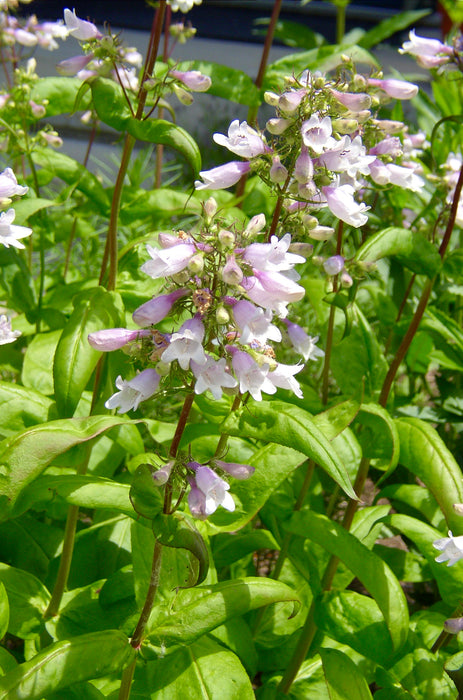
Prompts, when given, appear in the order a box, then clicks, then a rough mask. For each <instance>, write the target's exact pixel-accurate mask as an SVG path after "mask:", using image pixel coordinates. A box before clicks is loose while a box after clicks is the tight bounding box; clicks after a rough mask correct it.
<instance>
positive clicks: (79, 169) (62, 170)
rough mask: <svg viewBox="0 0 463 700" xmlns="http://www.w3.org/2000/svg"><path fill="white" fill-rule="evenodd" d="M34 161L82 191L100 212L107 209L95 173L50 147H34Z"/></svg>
mask: <svg viewBox="0 0 463 700" xmlns="http://www.w3.org/2000/svg"><path fill="white" fill-rule="evenodd" d="M32 157H33V159H34V163H36V164H37V165H40V167H41V168H45V169H46V170H49V171H50V172H51V173H53V175H56V177H59V178H60V179H61V180H63V181H64V182H65V183H66V184H68V185H71V186H75V187H76V188H77V189H78V190H80V191H81V192H83V193H84V194H85V195H86V196H87V197H88V198H89V199H90V200H91V201H92V202H93V203H94V204H95V205H96V206H97V207H98V210H99V211H100V212H101V213H102V214H106V213H107V212H108V209H109V198H108V195H107V194H106V192H105V189H104V187H103V185H102V184H101V182H100V181H99V180H98V178H97V177H96V175H93V173H91V172H90V171H89V170H87V168H84V166H83V165H81V164H80V163H78V162H77V161H76V160H74V158H71V157H70V156H67V155H65V154H64V153H58V152H57V151H54V150H53V149H51V148H35V149H34V151H33V154H32Z"/></svg>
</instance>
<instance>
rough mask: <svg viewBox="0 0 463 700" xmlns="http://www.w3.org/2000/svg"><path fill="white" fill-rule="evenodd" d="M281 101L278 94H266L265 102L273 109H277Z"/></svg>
mask: <svg viewBox="0 0 463 700" xmlns="http://www.w3.org/2000/svg"><path fill="white" fill-rule="evenodd" d="M279 99H280V95H277V93H276V92H270V91H267V92H264V100H265V102H266V103H267V104H268V105H270V106H271V107H276V106H277V104H278V100H279Z"/></svg>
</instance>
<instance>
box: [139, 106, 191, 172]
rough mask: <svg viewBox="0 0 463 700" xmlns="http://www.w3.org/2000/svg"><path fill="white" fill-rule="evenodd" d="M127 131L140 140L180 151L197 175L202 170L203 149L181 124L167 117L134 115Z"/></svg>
mask: <svg viewBox="0 0 463 700" xmlns="http://www.w3.org/2000/svg"><path fill="white" fill-rule="evenodd" d="M126 128H127V131H128V132H129V134H131V135H132V136H133V137H134V138H135V139H138V140H139V141H148V142H149V143H161V144H162V145H163V146H169V147H170V148H174V149H175V150H176V151H179V152H180V153H181V154H182V156H184V158H186V160H187V161H188V163H189V164H190V165H191V167H192V169H193V172H194V174H195V175H196V174H197V173H199V171H200V170H201V151H200V150H199V147H198V144H197V143H196V141H195V140H194V138H193V137H192V136H190V134H189V133H188V131H185V129H182V127H181V126H177V125H176V124H172V123H171V122H168V121H166V120H165V119H145V120H144V121H140V120H139V119H135V117H132V118H131V119H130V120H129V122H128V124H127V127H126Z"/></svg>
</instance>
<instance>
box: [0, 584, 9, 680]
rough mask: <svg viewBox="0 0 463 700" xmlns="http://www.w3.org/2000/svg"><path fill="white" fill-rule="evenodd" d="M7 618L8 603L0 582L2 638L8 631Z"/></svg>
mask: <svg viewBox="0 0 463 700" xmlns="http://www.w3.org/2000/svg"><path fill="white" fill-rule="evenodd" d="M9 620H10V606H9V603H8V595H7V593H6V589H5V586H4V585H3V583H1V582H0V634H1V635H2V639H3V637H4V636H5V634H6V633H7V631H8V623H9ZM0 668H1V666H0Z"/></svg>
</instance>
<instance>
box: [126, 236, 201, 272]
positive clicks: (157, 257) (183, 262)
mask: <svg viewBox="0 0 463 700" xmlns="http://www.w3.org/2000/svg"><path fill="white" fill-rule="evenodd" d="M146 250H147V251H148V253H149V254H150V256H151V260H148V262H145V263H144V264H143V265H142V266H141V268H140V270H142V271H143V272H145V273H146V274H147V275H148V276H149V277H152V278H153V279H157V278H158V277H167V276H170V275H176V274H177V272H181V271H182V270H184V269H185V268H186V267H187V266H188V263H189V262H190V260H191V258H192V257H193V255H194V254H195V253H196V248H195V246H194V245H192V244H190V243H179V244H178V245H174V246H172V247H171V248H165V249H163V250H157V249H156V248H152V247H151V246H150V245H147V246H146Z"/></svg>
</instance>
